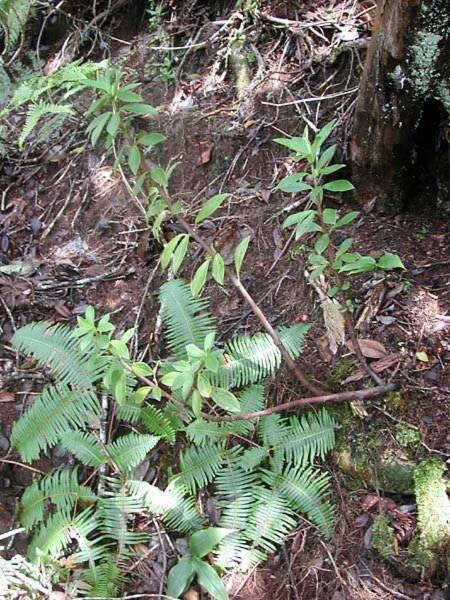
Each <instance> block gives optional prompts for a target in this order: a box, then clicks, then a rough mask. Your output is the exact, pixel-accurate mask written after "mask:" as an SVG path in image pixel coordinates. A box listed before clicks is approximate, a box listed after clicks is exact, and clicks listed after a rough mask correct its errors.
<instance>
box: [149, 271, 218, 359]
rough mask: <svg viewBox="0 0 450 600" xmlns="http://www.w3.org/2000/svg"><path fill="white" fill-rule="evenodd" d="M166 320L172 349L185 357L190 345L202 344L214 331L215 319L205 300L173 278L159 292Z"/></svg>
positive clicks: (164, 319) (164, 320) (169, 344)
mask: <svg viewBox="0 0 450 600" xmlns="http://www.w3.org/2000/svg"><path fill="white" fill-rule="evenodd" d="M159 298H160V302H161V308H162V317H163V322H164V325H165V328H166V333H167V343H168V346H169V348H170V350H171V351H172V352H173V353H174V354H176V355H177V356H185V353H186V351H185V348H186V346H187V345H188V344H195V345H196V346H199V347H201V348H202V347H203V342H204V340H205V337H206V336H207V334H208V333H211V332H212V331H214V324H215V321H214V319H213V317H212V316H211V315H210V314H208V313H207V312H206V308H207V306H208V303H207V301H206V300H202V299H199V298H193V297H192V294H191V290H190V287H189V285H188V284H186V283H184V282H183V281H182V280H180V279H173V280H172V281H168V282H167V283H165V284H164V285H163V286H161V291H160V294H159Z"/></svg>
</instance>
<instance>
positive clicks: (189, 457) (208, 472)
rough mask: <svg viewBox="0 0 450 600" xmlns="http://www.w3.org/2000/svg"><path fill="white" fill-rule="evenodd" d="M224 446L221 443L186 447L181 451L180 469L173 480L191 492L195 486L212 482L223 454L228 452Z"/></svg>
mask: <svg viewBox="0 0 450 600" xmlns="http://www.w3.org/2000/svg"><path fill="white" fill-rule="evenodd" d="M224 448H225V447H224V444H223V443H219V444H212V445H210V446H204V447H202V448H197V447H195V446H192V447H191V448H188V449H187V450H185V451H184V452H183V453H181V456H180V468H181V471H180V473H178V474H177V475H176V476H175V479H174V480H175V481H177V482H178V483H181V484H182V485H184V486H186V488H187V490H188V491H189V492H191V493H194V492H195V491H196V489H197V488H202V487H205V485H208V483H211V482H212V480H213V479H214V477H215V476H216V475H217V473H218V472H219V470H220V468H221V466H222V463H223V460H224V456H225V454H226V453H227V452H228V451H227V450H225V449H224Z"/></svg>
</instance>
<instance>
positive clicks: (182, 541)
mask: <svg viewBox="0 0 450 600" xmlns="http://www.w3.org/2000/svg"><path fill="white" fill-rule="evenodd" d="M175 548H176V550H177V552H178V553H179V554H181V555H184V554H186V553H187V551H188V541H187V538H185V537H183V538H178V539H177V540H175Z"/></svg>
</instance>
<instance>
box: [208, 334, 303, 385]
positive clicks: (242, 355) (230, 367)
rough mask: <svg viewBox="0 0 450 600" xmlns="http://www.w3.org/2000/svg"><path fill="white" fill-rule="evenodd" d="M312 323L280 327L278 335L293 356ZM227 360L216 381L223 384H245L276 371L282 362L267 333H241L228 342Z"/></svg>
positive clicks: (297, 354)
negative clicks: (251, 334)
mask: <svg viewBox="0 0 450 600" xmlns="http://www.w3.org/2000/svg"><path fill="white" fill-rule="evenodd" d="M309 327H310V326H309V325H306V324H304V323H297V324H296V325H292V326H291V327H280V329H279V330H278V335H279V336H280V339H281V341H282V342H283V344H284V346H285V347H286V350H287V351H288V352H289V355H290V356H291V357H292V358H297V357H298V356H299V355H300V353H301V351H302V347H303V339H304V337H305V334H306V332H307V331H308V329H309ZM224 360H225V364H224V365H223V366H222V367H221V368H220V369H219V372H218V374H217V379H216V383H217V384H218V385H220V386H222V387H238V388H239V387H242V386H245V385H249V384H250V383H256V382H258V381H261V380H262V379H264V378H265V377H267V376H268V375H272V376H273V375H274V374H275V372H276V371H277V370H278V368H279V366H280V364H281V352H280V351H279V350H278V348H277V347H276V346H275V343H274V341H273V339H272V338H271V337H270V335H269V334H267V333H258V334H256V335H255V336H253V337H244V336H238V337H235V338H233V339H232V340H230V341H228V342H227V343H226V344H225V351H224Z"/></svg>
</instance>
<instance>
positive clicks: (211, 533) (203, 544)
mask: <svg viewBox="0 0 450 600" xmlns="http://www.w3.org/2000/svg"><path fill="white" fill-rule="evenodd" d="M233 532H234V529H225V528H223V527H208V528H207V529H202V530H201V531H196V532H195V533H193V534H192V535H191V537H190V538H189V548H190V549H191V552H192V554H193V555H194V556H197V557H198V558H203V556H206V555H207V554H209V553H210V552H212V551H213V550H214V548H215V547H216V546H217V544H219V543H220V542H221V541H222V540H223V538H224V537H226V536H227V535H230V533H233Z"/></svg>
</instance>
